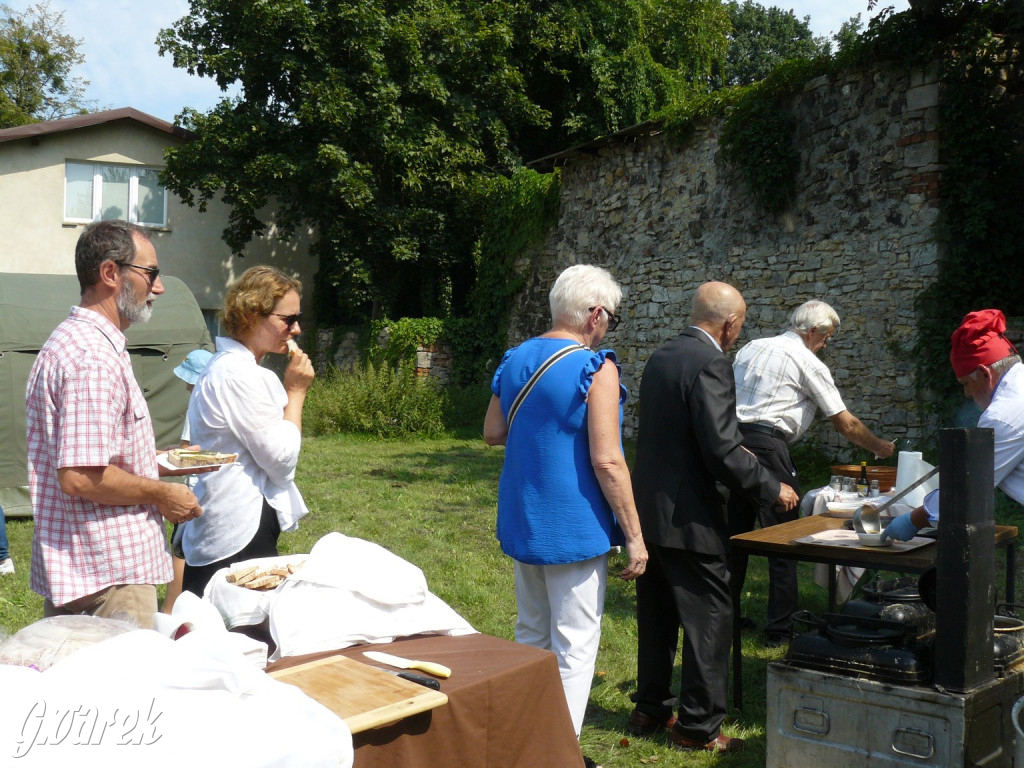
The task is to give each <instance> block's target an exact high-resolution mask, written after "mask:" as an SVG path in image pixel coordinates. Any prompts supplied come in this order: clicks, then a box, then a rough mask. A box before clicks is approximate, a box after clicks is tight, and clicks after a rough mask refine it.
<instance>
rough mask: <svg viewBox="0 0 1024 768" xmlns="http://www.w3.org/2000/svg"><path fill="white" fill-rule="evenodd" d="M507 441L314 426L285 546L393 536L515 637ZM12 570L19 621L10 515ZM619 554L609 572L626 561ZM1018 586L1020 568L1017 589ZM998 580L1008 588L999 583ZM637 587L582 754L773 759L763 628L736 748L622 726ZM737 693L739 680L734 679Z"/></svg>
mask: <svg viewBox="0 0 1024 768" xmlns="http://www.w3.org/2000/svg"><path fill="white" fill-rule="evenodd" d="M503 454H504V451H503V449H500V448H497V449H496V448H488V447H487V446H485V445H484V444H483V441H482V440H480V439H479V438H468V439H456V438H446V439H433V440H424V441H414V440H406V441H382V440H376V439H371V438H364V437H356V436H347V435H346V436H333V437H320V438H309V439H307V440H306V441H305V443H304V447H303V457H302V460H301V461H300V465H299V477H298V483H299V487H300V488H301V489H302V492H303V494H304V496H305V498H306V502H307V503H308V505H309V507H310V510H311V512H310V514H309V516H308V517H306V518H305V519H304V520H303V521H302V523H301V524H300V530H298V531H297V532H294V533H290V534H285V535H283V536H282V537H281V550H282V552H284V553H292V552H308V551H309V549H310V548H311V547H312V545H313V544H314V543H315V542H316V541H317V540H318V539H319V538H320V537H321V536H323V535H324V534H326V533H328V532H330V531H340V532H341V533H344V534H346V535H349V536H356V537H359V538H363V539H367V540H369V541H373V542H376V543H378V544H381V545H382V546H385V547H387V548H388V549H390V550H391V551H392V552H394V553H395V554H397V555H399V556H401V557H403V558H405V559H406V560H408V561H410V562H412V563H414V564H415V565H417V566H419V567H420V568H421V569H422V570H423V572H424V574H425V575H426V578H427V583H428V585H429V586H430V589H431V591H433V592H434V593H435V594H437V595H438V596H439V597H440V598H441V599H443V600H444V601H445V602H447V603H448V604H449V605H451V606H452V607H453V608H454V609H455V610H456V611H458V612H459V613H460V614H461V615H462V616H464V617H465V618H466V619H467V620H468V621H469V622H470V623H471V624H472V625H473V626H474V627H475V628H476V629H478V630H480V631H481V632H485V633H487V634H490V635H495V636H497V637H503V638H507V639H512V631H513V626H514V623H515V615H516V608H515V598H514V594H513V587H512V567H511V564H510V562H509V560H508V559H507V558H506V557H505V556H504V555H503V554H502V553H501V551H500V549H499V548H498V544H497V541H496V540H495V538H494V514H495V506H496V499H497V485H498V475H499V473H500V471H501V463H502V457H503ZM822 472H823V473H824V476H825V480H826V481H827V474H828V468H827V467H824V468H821V467H817V468H814V471H813V472H811V473H809V474H810V476H809V477H808V478H807V481H806V483H805V487H807V488H813V487H816V485H821V484H822V482H820V477H821V474H822ZM997 519H999V520H1000V522H1006V523H1008V524H1012V525H1021V524H1022V521H1021V519H1020V516H1019V514H1017V513H1016V512H1007V511H1006V507H1005V506H1004V505H999V506H998V507H997ZM7 530H8V535H9V537H10V541H11V551H12V555H13V557H14V558H15V563H16V565H17V573H16V574H15V575H14V576H5V577H0V626H2V627H4V628H6V629H7V630H8V631H10V632H14V631H16V630H17V629H19V628H20V627H22V626H24V625H25V624H28V623H30V622H31V621H34V620H36V619H38V618H39V617H40V616H41V615H42V599H41V598H39V597H38V596H37V595H35V594H33V593H32V592H31V591H29V588H28V576H29V552H30V549H31V537H32V522H31V521H30V520H28V519H12V520H8V522H7ZM623 561H624V558H623V557H622V556H619V557H618V558H614V559H613V561H612V563H611V569H612V573H613V574H614V573H617V572H618V570H620V569H621V567H622V565H623V564H624V562H623ZM1002 568H1003V558H1002V557H1001V556H999V557H997V566H996V571H997V575H996V579H997V580H996V585H997V589H999V588H1000V587H1001V585H1002V584H1003V576H1002V573H1003V571H1002ZM800 581H801V607H802V608H806V609H808V610H810V611H811V612H813V613H815V614H818V615H820V614H821V613H823V612H824V611H825V608H826V595H825V591H824V590H823V589H821V588H819V587H817V586H816V585H815V584H814V583H813V567H812V566H810V565H807V564H802V565H801V566H800ZM766 584H767V572H766V565H765V561H764V560H763V558H753V559H752V560H751V563H750V568H749V570H748V575H747V584H746V590H745V591H746V596H745V599H744V613H746V614H747V615H748V616H750V618H752V619H753V621H754V622H755V623H756V624H757V625H758V626H760V625H761V624H763V619H764V610H765V600H764V598H763V594H764V590H765V587H766ZM1020 589H1021V584H1020V578H1019V577H1018V591H1019V590H1020ZM1000 592H1001V589H1000ZM634 600H635V591H634V585H633V584H632V583H627V582H623V581H621V580H619V579H617V578H611V579H609V590H608V596H607V603H606V609H605V617H604V629H603V634H602V638H601V651H600V655H599V657H598V663H597V672H596V675H595V679H594V685H593V689H592V692H591V701H590V707H589V709H588V712H587V721H586V725H585V727H584V730H583V735H582V738H581V740H582V745H583V751H584V753H585V754H587V755H589V756H591V757H592V758H594V759H595V760H596V761H597V762H598V763H600V764H602V765H604V766H605V768H625V766H636V765H638V764H645V765H657V764H659V763H663V764H666V765H673V766H698V765H709V764H710V763H711V761H712V760H720V761H725V760H727V761H728V762H727V764H728V765H732V766H751V767H752V766H764V765H765V716H766V715H765V675H766V666H767V664H768V663H769V662H770V661H772V660H774V659H778V658H781V657H782V656H783V654H784V650H783V649H767V648H765V647H763V646H762V645H761V643H760V642H759V640H758V635H757V633H756V632H748V633H745V636H744V640H743V654H744V664H743V677H744V680H743V690H744V699H745V700H744V708H743V711H742V712H731V713H730V717H729V719H728V720H727V722H726V728H725V730H726V732H727V733H728V734H729V735H732V736H742V737H743V738H745V739H747V740H748V746H747V749H746V750H745V751H744V752H742V753H739V754H737V755H735V756H731V757H729V758H714V757H712V756H710V755H684V754H681V753H678V752H675V751H674V750H671V749H669V748H668V747H667V743H666V740H665V738H664V737H655V738H650V739H647V738H633V737H630V736H628V735H627V734H626V732H625V730H624V726H625V724H626V720H627V718H628V716H629V712H630V710H631V709H632V706H633V705H632V702H631V701H630V699H629V696H630V694H631V693H632V692H633V691H634V690H635V687H636V623H635V620H634V612H633V609H634ZM730 703H731V688H730Z"/></svg>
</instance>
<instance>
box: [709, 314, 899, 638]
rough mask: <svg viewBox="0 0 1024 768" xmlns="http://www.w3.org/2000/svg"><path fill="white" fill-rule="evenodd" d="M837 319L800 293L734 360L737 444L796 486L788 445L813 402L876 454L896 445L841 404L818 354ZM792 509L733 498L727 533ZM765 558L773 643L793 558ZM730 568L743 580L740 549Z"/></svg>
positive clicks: (784, 617)
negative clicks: (777, 325)
mask: <svg viewBox="0 0 1024 768" xmlns="http://www.w3.org/2000/svg"><path fill="white" fill-rule="evenodd" d="M838 327H839V315H838V314H837V313H836V311H835V310H834V309H832V307H830V306H829V305H828V304H826V303H825V302H824V301H818V300H816V299H814V300H811V301H807V302H805V303H803V304H801V305H800V306H799V307H797V308H796V309H795V310H794V311H793V313H792V314H791V315H790V316H789V324H788V330H787V331H786V332H785V333H783V334H782V335H781V336H773V337H771V338H766V339H757V340H756V341H751V342H750V343H749V344H745V345H744V346H743V348H742V349H741V350H740V351H739V352H738V353H737V354H736V361H735V362H734V363H733V372H734V373H735V375H736V416H737V418H738V419H739V422H740V425H739V426H740V433H741V434H742V435H743V447H745V448H746V449H747V450H749V451H750V452H752V453H753V454H754V455H755V456H757V458H758V461H760V462H761V465H762V466H764V467H765V468H766V469H768V470H769V471H770V472H771V473H772V475H773V476H774V477H775V478H776V479H777V480H780V481H781V482H784V483H789V485H791V486H792V487H793V488H794V490H796V492H797V493H800V483H799V479H798V478H797V471H796V466H794V464H793V460H792V459H791V458H790V455H789V446H790V445H792V444H793V443H795V442H796V441H797V440H799V439H800V436H801V435H803V433H804V432H806V431H807V428H808V427H810V426H811V422H812V421H813V420H814V415H815V414H816V413H817V412H818V410H819V409H820V410H821V411H822V413H824V414H825V416H826V417H828V420H829V421H831V422H832V426H833V427H835V428H836V430H837V431H838V432H839V433H840V434H841V435H842V436H843V437H845V438H846V439H847V440H849V441H850V442H851V443H854V444H855V445H859V446H860V447H861V448H866V449H867V450H869V451H871V452H872V453H874V454H875V455H876V456H879V457H881V458H886V457H888V456H890V455H892V452H893V450H894V448H895V444H894V443H891V442H889V441H888V440H883V439H882V438H880V437H876V436H875V435H874V434H873V433H872V432H871V430H870V429H868V428H867V427H866V426H864V423H863V422H862V421H861V420H860V419H858V418H857V417H856V416H854V415H853V414H852V413H850V412H849V411H848V410H847V409H846V405H844V404H843V398H842V396H841V395H840V394H839V390H838V389H837V388H836V384H835V382H834V381H833V380H832V374H831V372H830V371H829V369H828V366H827V365H825V363H823V362H822V361H821V360H820V359H819V358H818V356H817V353H818V352H819V351H821V350H822V349H824V348H825V344H826V343H828V340H829V339H830V338H831V337H832V334H834V333H835V332H836V329H837V328H838ZM798 515H799V506H797V507H794V508H793V509H792V510H789V511H786V510H783V509H779V508H775V507H772V508H767V507H764V506H758V505H757V504H751V503H748V502H747V501H746V500H745V499H739V498H735V499H733V500H732V501H731V502H730V504H729V527H730V535H731V536H735V535H736V534H738V533H745V532H747V531H750V530H753V528H754V522H755V521H758V522H760V524H761V527H762V528H766V527H768V526H770V525H776V524H777V523H782V522H786V521H787V520H795V519H796V518H797V516H798ZM768 562H769V565H768V579H769V588H768V615H767V625H766V627H765V635H766V640H767V643H768V645H779V644H781V643H784V642H785V641H786V639H787V638H788V636H789V633H790V626H791V624H792V616H793V613H795V612H796V609H797V580H796V561H795V560H785V559H782V558H770V559H769V561H768ZM729 570H730V572H731V573H732V577H731V578H732V579H733V580H734V583H738V584H739V587H740V588H742V586H743V581H744V578H745V576H746V570H747V563H746V557H742V558H734V561H733V563H732V564H731V567H730V569H729Z"/></svg>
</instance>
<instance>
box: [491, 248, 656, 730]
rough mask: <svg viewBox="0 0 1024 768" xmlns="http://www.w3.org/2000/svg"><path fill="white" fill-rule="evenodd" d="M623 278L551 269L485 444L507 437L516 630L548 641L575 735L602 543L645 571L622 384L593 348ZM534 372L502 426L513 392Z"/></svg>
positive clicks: (603, 574) (598, 600) (501, 530)
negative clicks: (540, 316)
mask: <svg viewBox="0 0 1024 768" xmlns="http://www.w3.org/2000/svg"><path fill="white" fill-rule="evenodd" d="M621 298H622V289H621V288H619V286H618V285H617V284H616V283H615V281H614V280H613V279H612V276H611V275H610V274H609V273H608V272H607V271H606V270H604V269H601V268H599V267H593V266H588V265H582V264H577V265H575V266H572V267H569V268H568V269H566V270H565V271H564V272H562V274H561V275H559V276H558V279H557V280H556V281H555V284H554V286H553V287H552V288H551V293H550V296H549V301H550V304H551V318H552V322H553V326H552V328H551V330H549V331H548V332H547V333H544V334H542V335H541V336H537V337H536V338H533V339H529V340H528V341H525V342H523V343H522V344H521V345H520V346H518V347H515V348H513V349H510V350H509V351H508V352H506V353H505V356H504V357H503V358H502V361H501V364H500V365H499V366H498V370H497V372H496V373H495V374H494V379H493V381H492V382H491V391H492V392H493V393H494V396H493V397H492V398H491V402H490V405H489V406H488V409H487V416H486V418H485V420H484V440H485V441H486V442H487V444H488V445H505V465H504V467H503V469H502V472H501V480H500V481H499V483H498V540H499V542H500V543H501V548H502V551H504V552H505V554H507V555H508V556H509V557H511V558H512V559H513V561H514V568H515V586H516V604H517V607H518V617H517V619H516V633H515V636H516V641H517V642H520V643H525V644H527V645H533V646H536V647H538V648H544V649H546V650H550V651H554V653H555V654H556V656H557V657H558V667H559V671H560V673H561V676H562V687H563V689H564V690H565V698H566V701H567V702H568V704H569V712H570V714H571V715H572V721H573V725H574V726H575V728H576V735H577V736H579V733H580V729H581V727H582V725H583V714H584V712H585V711H586V707H587V699H588V698H589V696H590V682H591V679H592V678H593V674H594V663H595V661H596V659H597V648H598V644H599V641H600V638H601V614H602V612H603V610H604V593H605V586H606V583H607V577H608V551H609V549H610V548H611V547H612V546H614V545H618V544H625V547H626V552H627V554H628V556H629V563H628V564H627V565H626V567H625V568H624V569H623V570H622V573H621V574H620V575H621V576H622V578H624V579H635V578H636V577H637V576H639V575H641V574H642V573H643V572H644V568H645V566H646V563H647V549H646V548H645V547H644V542H643V536H642V535H641V533H640V523H639V520H638V518H637V514H636V506H635V505H634V503H633V490H632V487H631V484H630V479H629V469H628V468H627V466H626V460H625V457H624V456H623V453H622V443H621V438H620V433H621V425H622V403H623V402H624V401H625V398H626V390H625V388H624V387H622V385H621V384H620V383H619V367H618V365H617V363H616V362H615V353H614V352H612V351H611V350H609V349H605V350H601V351H600V352H595V351H594V350H593V349H592V347H594V346H596V345H597V344H598V343H599V342H600V341H601V339H602V338H603V337H604V335H605V333H606V332H607V331H610V330H613V329H614V328H615V326H616V325H618V323H619V319H620V318H619V316H618V315H616V314H615V308H616V307H617V306H618V304H619V300H620V299H621ZM563 349H571V350H572V351H570V352H568V353H567V354H566V355H565V356H564V357H562V358H561V359H559V360H557V362H554V363H552V364H551V366H550V367H549V368H547V370H546V371H545V372H544V373H543V374H542V375H541V376H540V378H538V379H536V380H535V381H534V386H533V387H532V389H530V390H529V394H528V395H527V396H524V397H523V398H522V400H521V404H520V407H519V408H518V410H516V411H515V414H514V418H513V419H512V420H511V426H509V420H508V416H509V411H510V409H511V408H512V406H513V402H514V401H515V400H516V398H517V395H519V394H520V392H521V391H522V390H523V389H524V386H525V385H526V384H527V382H529V381H530V379H531V377H532V376H534V374H535V372H536V371H537V370H538V368H540V367H541V366H542V364H543V363H544V362H545V361H546V360H548V359H549V358H550V357H551V356H552V355H553V354H554V353H556V352H558V351H560V350H563Z"/></svg>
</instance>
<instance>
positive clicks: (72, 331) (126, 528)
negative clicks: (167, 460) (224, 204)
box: [25, 221, 202, 627]
mask: <svg viewBox="0 0 1024 768" xmlns="http://www.w3.org/2000/svg"><path fill="white" fill-rule="evenodd" d="M75 269H76V271H77V272H78V282H79V285H80V286H81V290H82V300H81V302H80V303H79V305H78V306H75V307H72V308H71V314H70V315H69V317H68V319H67V320H65V321H64V322H62V323H61V324H60V325H59V326H57V328H56V330H54V332H53V333H52V334H51V335H50V338H49V339H48V340H47V342H46V344H45V345H44V346H43V348H42V350H40V352H39V356H38V358H37V359H36V362H35V365H34V366H33V367H32V372H31V374H30V376H29V382H28V388H27V392H26V397H25V407H26V416H27V422H28V427H27V437H28V468H29V487H30V491H31V494H32V509H33V513H34V515H35V534H34V536H33V539H32V577H31V586H32V589H33V591H35V592H38V593H39V594H40V595H42V596H43V598H44V604H43V613H44V615H45V616H54V615H59V614H78V613H86V614H91V615H94V616H106V617H115V618H127V619H130V620H133V621H135V622H136V623H137V624H138V625H139V626H142V627H152V624H153V613H155V612H156V610H157V598H156V586H155V585H156V584H162V583H166V582H168V581H170V579H171V576H172V571H171V557H170V555H169V554H168V552H167V545H166V539H165V536H164V526H163V519H164V518H166V519H168V520H170V521H171V522H182V521H185V520H191V519H192V518H194V517H196V516H198V515H200V514H202V510H201V509H200V507H199V504H198V502H197V501H196V497H195V495H194V494H193V493H192V491H191V490H190V489H189V488H188V487H187V486H186V485H183V484H177V483H164V482H161V481H160V480H159V479H158V477H159V468H158V466H157V463H156V442H155V438H154V436H153V423H152V421H151V420H150V416H149V408H148V407H147V405H146V401H145V399H143V396H142V391H141V390H140V389H139V385H138V383H137V382H136V380H135V376H134V374H133V373H132V365H131V359H130V357H129V355H128V351H127V348H126V340H125V336H124V331H125V330H126V329H127V328H128V326H130V325H131V324H132V323H144V322H146V321H147V320H148V319H149V317H150V315H151V314H152V311H153V301H154V300H155V299H156V297H157V296H159V295H160V294H162V293H163V292H164V287H163V283H161V282H160V277H159V275H160V269H159V267H158V266H157V259H156V250H155V249H154V248H153V244H152V243H151V242H150V240H149V235H148V233H147V232H146V230H144V229H142V228H140V227H138V226H136V225H134V224H129V223H128V222H125V221H100V222H94V223H93V224H90V225H89V226H87V227H86V228H85V230H84V231H83V232H82V235H81V237H79V239H78V244H77V246H76V248H75ZM140 297H141V298H140Z"/></svg>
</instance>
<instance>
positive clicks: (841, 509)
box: [825, 501, 864, 517]
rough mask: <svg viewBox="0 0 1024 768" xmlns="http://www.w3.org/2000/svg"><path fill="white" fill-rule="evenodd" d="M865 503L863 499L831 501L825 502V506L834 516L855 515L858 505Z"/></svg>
mask: <svg viewBox="0 0 1024 768" xmlns="http://www.w3.org/2000/svg"><path fill="white" fill-rule="evenodd" d="M863 503H864V502H862V501H830V502H827V503H826V504H825V508H826V509H827V510H828V513H829V515H830V516H832V517H853V513H854V512H856V511H857V507H859V506H861V504H863Z"/></svg>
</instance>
